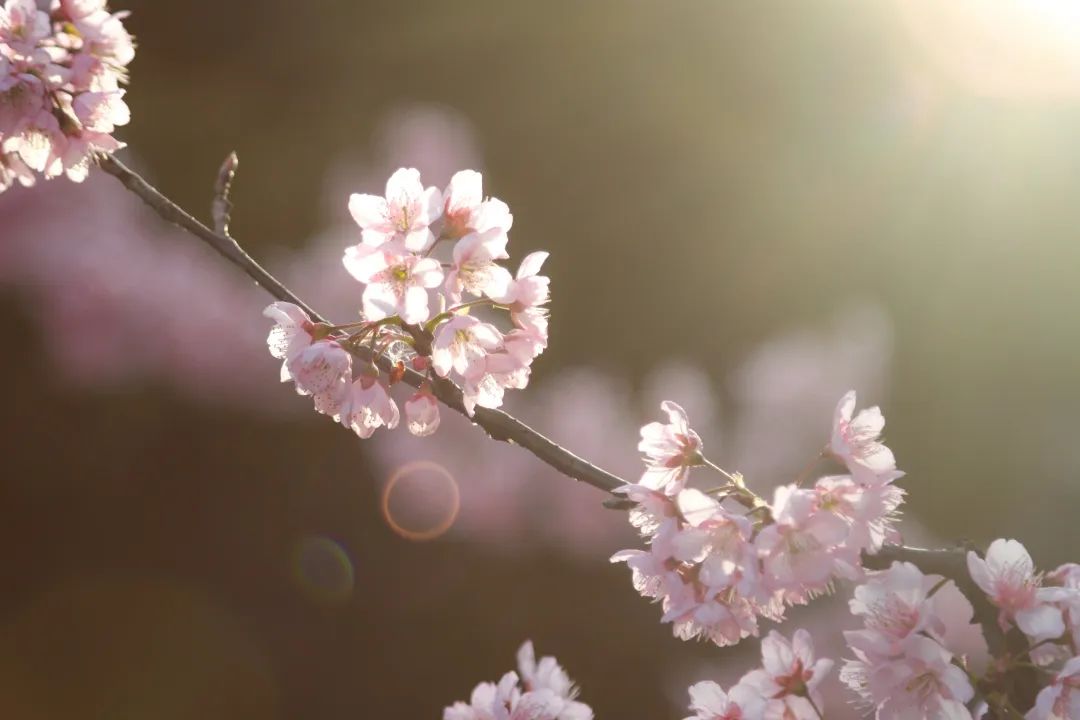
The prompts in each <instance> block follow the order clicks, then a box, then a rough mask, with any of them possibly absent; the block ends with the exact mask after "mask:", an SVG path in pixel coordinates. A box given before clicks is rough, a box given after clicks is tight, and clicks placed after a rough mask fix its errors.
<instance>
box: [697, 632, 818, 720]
mask: <svg viewBox="0 0 1080 720" xmlns="http://www.w3.org/2000/svg"><path fill="white" fill-rule="evenodd" d="M761 665H762V666H761V667H760V668H757V669H755V670H751V671H750V672H748V673H746V674H745V675H743V677H742V679H740V680H739V682H738V683H736V684H735V685H734V686H733V687H732V688H731V689H730V690H728V691H726V692H725V691H724V689H723V688H722V687H720V686H719V685H717V684H716V683H714V682H711V681H704V682H699V683H697V684H696V685H692V686H691V687H690V709H691V710H693V711H694V713H695V714H694V715H692V716H691V717H688V718H686V720H763V719H764V718H783V720H819V718H821V717H823V716H822V715H821V712H822V707H823V703H822V699H821V693H820V691H819V689H818V688H819V686H820V684H821V681H822V680H824V679H825V676H826V675H828V674H829V671H830V670H832V666H833V661H832V660H829V659H827V658H821V659H817V660H815V658H814V644H813V642H812V641H811V639H810V633H808V632H806V631H805V630H802V629H799V630H796V631H795V634H794V635H792V637H791V640H788V639H787V638H786V637H784V636H783V635H781V634H780V633H778V632H776V631H775V630H774V631H772V632H770V633H769V634H768V635H767V636H766V637H765V639H763V640H762V641H761Z"/></svg>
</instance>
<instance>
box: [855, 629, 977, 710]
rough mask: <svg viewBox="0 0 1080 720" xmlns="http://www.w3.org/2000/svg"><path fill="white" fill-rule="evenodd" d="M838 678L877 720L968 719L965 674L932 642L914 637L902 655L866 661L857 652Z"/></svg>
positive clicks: (970, 694) (969, 696)
mask: <svg viewBox="0 0 1080 720" xmlns="http://www.w3.org/2000/svg"><path fill="white" fill-rule="evenodd" d="M855 655H856V657H857V658H859V659H857V660H849V661H848V662H847V663H846V664H845V665H844V668H843V670H842V671H841V673H840V679H841V680H843V681H844V683H845V684H847V685H848V687H850V688H852V689H853V690H855V691H856V692H858V693H859V694H860V695H861V696H862V697H863V698H864V700H865V701H866V702H868V703H869V704H872V705H875V706H876V707H877V717H878V718H880V720H906V719H907V718H913V717H926V718H941V719H942V720H946V719H948V720H953V719H954V718H955V719H956V720H970V719H971V713H970V712H969V711H968V710H967V708H966V707H965V703H967V702H968V701H970V700H971V699H972V697H974V694H975V692H974V689H973V688H972V686H971V683H970V682H969V681H968V678H967V675H966V674H965V673H964V671H963V670H961V669H960V668H959V667H957V666H956V665H955V664H953V656H952V653H950V652H949V651H948V650H946V649H945V648H944V647H942V646H941V644H940V643H938V642H937V641H936V640H934V639H932V638H929V637H926V636H924V635H914V636H912V637H911V638H910V640H908V641H907V642H906V643H905V644H904V654H903V655H901V656H898V657H895V658H892V659H890V660H887V661H884V662H870V661H868V660H867V659H866V658H865V657H864V656H863V655H862V653H861V652H860V651H859V650H855Z"/></svg>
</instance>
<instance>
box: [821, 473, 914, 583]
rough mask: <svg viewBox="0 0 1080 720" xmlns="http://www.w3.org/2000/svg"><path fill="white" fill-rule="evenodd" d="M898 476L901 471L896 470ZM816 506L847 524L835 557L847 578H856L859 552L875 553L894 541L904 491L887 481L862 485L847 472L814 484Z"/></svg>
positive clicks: (896, 534)
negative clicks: (845, 532)
mask: <svg viewBox="0 0 1080 720" xmlns="http://www.w3.org/2000/svg"><path fill="white" fill-rule="evenodd" d="M900 474H901V475H902V473H900ZM814 492H815V493H816V495H817V505H818V507H819V508H820V509H821V510H824V511H827V512H830V513H832V514H833V515H836V516H837V517H839V518H840V519H841V520H843V521H844V522H845V523H846V524H847V526H848V530H847V537H846V539H845V540H844V542H843V546H842V547H841V548H839V549H838V552H837V559H838V560H839V561H840V562H841V563H842V564H843V565H844V566H845V567H843V571H844V572H845V574H846V576H848V577H849V579H857V577H858V567H859V565H860V564H861V562H862V560H861V554H862V552H863V551H869V552H871V553H875V552H877V551H878V550H880V549H881V547H882V545H884V544H885V542H887V541H893V542H895V541H898V540H899V535H898V533H897V531H896V529H895V528H894V527H893V525H894V523H895V522H896V520H897V518H898V515H899V507H900V505H901V504H902V503H903V501H904V491H903V490H902V489H900V488H898V487H896V486H895V485H891V484H889V483H884V484H876V485H869V486H867V485H863V484H861V483H859V482H857V481H856V480H855V478H854V477H852V476H849V475H832V476H826V477H822V478H819V479H818V480H817V482H815V483H814Z"/></svg>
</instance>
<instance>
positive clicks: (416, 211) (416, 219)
mask: <svg viewBox="0 0 1080 720" xmlns="http://www.w3.org/2000/svg"><path fill="white" fill-rule="evenodd" d="M442 205H443V201H442V194H441V193H440V192H439V191H438V189H437V188H434V187H429V188H427V189H425V188H424V186H423V185H422V184H421V182H420V171H419V170H416V169H415V168H408V169H406V168H401V169H400V170H398V171H397V172H395V173H394V174H393V175H391V176H390V179H389V180H387V181H386V197H382V198H381V197H378V196H376V195H362V194H358V193H357V194H353V195H352V196H351V197H350V198H349V212H350V213H352V216H353V219H354V220H355V221H356V223H357V224H358V225H359V226H360V227H361V228H362V229H363V233H362V234H363V238H364V243H365V244H367V245H369V246H371V247H379V246H380V245H383V244H385V243H388V242H391V241H393V242H397V243H399V244H400V245H401V246H402V247H404V248H405V249H406V250H411V251H413V252H424V251H425V250H427V249H428V248H429V247H431V245H432V244H433V243H434V242H435V235H434V233H432V232H431V228H430V225H431V224H432V223H433V222H435V221H436V220H438V219H439V216H440V215H441V213H442Z"/></svg>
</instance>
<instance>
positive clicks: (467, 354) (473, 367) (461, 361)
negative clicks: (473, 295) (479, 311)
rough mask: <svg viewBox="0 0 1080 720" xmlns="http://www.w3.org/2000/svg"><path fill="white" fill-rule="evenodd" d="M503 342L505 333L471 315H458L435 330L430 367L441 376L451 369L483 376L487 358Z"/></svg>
mask: <svg viewBox="0 0 1080 720" xmlns="http://www.w3.org/2000/svg"><path fill="white" fill-rule="evenodd" d="M501 342H502V334H501V333H500V332H499V331H498V330H497V329H496V328H495V326H494V325H491V324H490V323H485V322H480V321H479V320H477V319H476V318H475V317H473V316H471V315H455V316H454V317H452V318H450V320H448V321H446V322H445V323H443V324H441V325H439V327H438V328H436V329H435V342H434V343H433V344H432V349H431V366H432V368H433V369H434V370H435V372H436V373H438V374H439V375H440V376H442V377H446V376H447V375H449V374H450V372H451V371H454V372H457V373H458V374H459V375H461V376H463V377H465V378H466V379H468V378H474V377H478V376H482V375H483V374H484V373H485V371H486V366H485V364H484V359H485V358H486V357H487V355H488V353H491V352H494V351H495V350H497V349H498V348H499V345H500V343H501Z"/></svg>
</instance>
